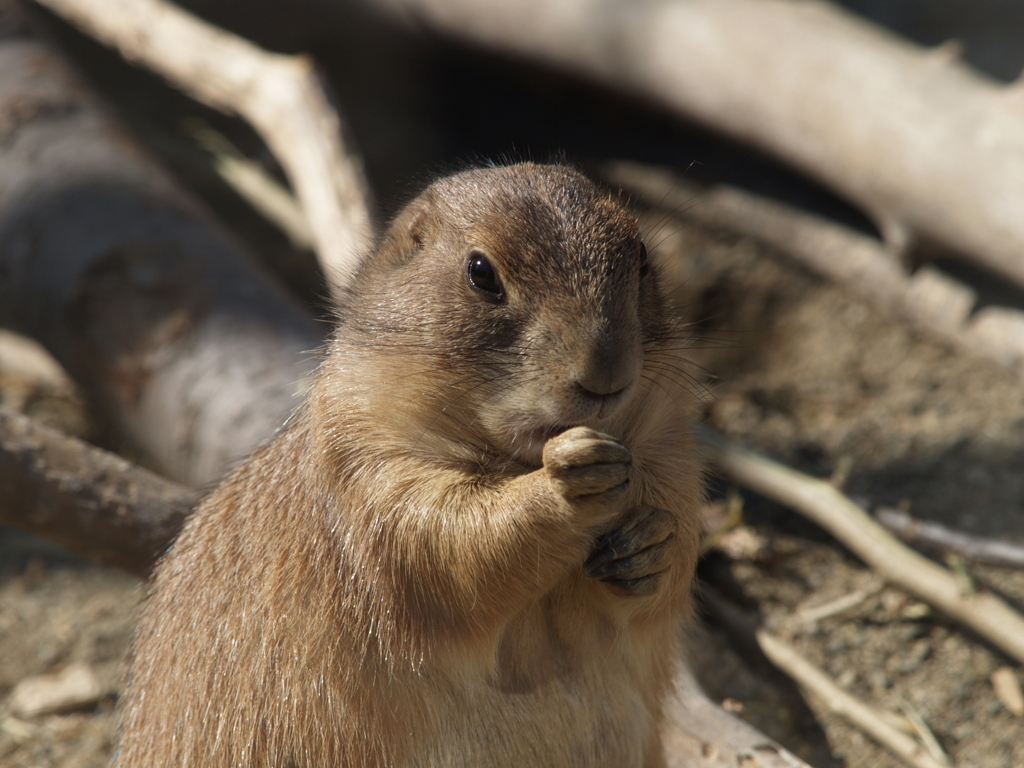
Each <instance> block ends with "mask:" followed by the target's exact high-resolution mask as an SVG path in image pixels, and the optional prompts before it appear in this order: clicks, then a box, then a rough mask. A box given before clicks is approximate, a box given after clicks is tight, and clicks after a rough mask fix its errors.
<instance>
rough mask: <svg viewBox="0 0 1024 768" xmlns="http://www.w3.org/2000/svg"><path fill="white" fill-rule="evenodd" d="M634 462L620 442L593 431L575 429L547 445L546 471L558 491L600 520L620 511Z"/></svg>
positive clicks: (582, 428) (558, 436)
mask: <svg viewBox="0 0 1024 768" xmlns="http://www.w3.org/2000/svg"><path fill="white" fill-rule="evenodd" d="M632 462H633V458H632V455H631V454H630V452H629V449H628V448H627V447H626V446H625V445H623V444H622V443H621V442H620V441H619V440H617V439H615V438H614V437H612V436H611V435H605V434H602V433H600V432H597V431H595V430H593V429H590V428H589V427H573V428H572V429H569V430H566V431H565V432H563V433H562V434H560V435H557V436H556V437H553V438H551V439H550V440H548V442H547V443H546V444H545V445H544V469H545V471H546V472H547V474H548V477H549V478H550V479H551V482H552V484H553V485H554V487H555V489H556V490H557V491H558V492H559V493H560V494H561V495H562V496H563V497H564V498H565V500H566V501H568V502H570V503H572V504H577V505H584V506H586V507H589V508H592V509H593V510H594V512H595V514H596V515H597V516H605V515H606V514H608V513H612V512H615V511H618V510H617V502H618V501H619V500H620V499H621V498H622V495H623V493H624V492H625V490H626V483H627V482H628V481H629V473H630V468H631V465H632ZM602 513H604V514H602Z"/></svg>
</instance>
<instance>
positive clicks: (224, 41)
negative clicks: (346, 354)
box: [40, 0, 372, 290]
mask: <svg viewBox="0 0 1024 768" xmlns="http://www.w3.org/2000/svg"><path fill="white" fill-rule="evenodd" d="M40 2H41V4H42V5H45V6H46V7H47V8H49V9H51V10H52V11H54V12H56V13H58V14H60V15H61V16H63V17H65V18H66V19H67V20H68V21H70V22H72V23H73V24H75V25H77V26H79V27H81V28H82V29H83V30H85V31H86V32H88V33H89V34H90V35H92V36H93V37H95V38H97V39H98V40H100V41H102V42H105V43H107V44H108V45H111V46H114V47H115V48H117V49H118V50H119V51H120V52H121V54H122V55H123V56H124V57H125V58H127V59H129V60H130V61H134V62H138V63H140V64H142V65H144V66H146V67H148V68H150V69H152V70H154V71H155V72H158V73H159V74H161V75H163V76H164V77H166V78H167V79H168V80H170V81H171V82H172V83H173V84H174V85H176V86H177V87H179V88H181V89H182V90H184V91H186V92H187V93H189V94H190V95H192V96H193V97H195V98H196V99H198V100H199V101H201V102H203V103H204V104H207V105H209V106H211V107H213V108H215V109H218V110H221V111H223V112H227V113H229V114H237V115H239V116H241V117H242V118H244V119H245V120H247V121H248V122H249V123H251V124H252V125H253V127H254V128H255V129H256V130H257V131H259V133H260V135H261V136H262V137H263V140H264V141H266V143H267V145H268V146H269V147H270V150H271V151H272V152H273V153H274V155H275V156H276V157H277V159H278V160H279V161H280V163H281V165H282V167H283V168H284V170H285V172H286V173H287V174H288V178H289V180H290V181H291V183H292V186H293V187H294V188H295V191H296V194H297V196H298V198H299V200H300V201H301V203H302V207H303V209H304V210H305V212H306V216H307V217H308V219H309V225H310V228H311V229H312V231H313V237H314V240H315V241H316V250H317V254H318V256H319V257H320V259H321V262H322V264H323V267H324V272H325V273H326V274H327V275H328V277H329V278H330V282H331V283H332V288H333V289H335V290H338V289H339V288H340V287H342V286H344V284H345V282H346V281H347V279H348V278H349V277H350V276H351V274H352V272H353V270H354V263H355V259H356V257H358V256H359V255H360V253H361V251H362V249H363V248H364V246H365V241H366V239H367V237H368V236H369V235H370V234H371V228H372V227H371V217H370V214H369V210H370V208H369V203H368V201H369V191H368V187H367V184H366V180H365V179H364V177H363V171H362V163H361V161H360V159H359V158H358V156H357V155H356V154H355V153H354V152H353V151H352V150H351V149H350V148H348V147H346V145H345V143H344V142H343V140H342V129H343V126H342V123H341V119H340V117H339V116H338V113H337V112H336V111H335V109H334V108H333V107H332V105H331V103H330V101H329V99H328V98H327V96H326V94H325V93H324V89H323V85H322V83H321V80H320V78H319V76H318V74H317V72H316V68H315V66H314V65H313V63H312V61H311V60H310V59H309V58H308V57H305V56H285V55H281V54H274V53H268V52H267V51H264V50H262V49H260V48H259V47H257V46H256V45H254V44H252V43H250V42H248V41H246V40H243V39H242V38H240V37H236V36H235V35H232V34H230V33H228V32H225V31H224V30H220V29H217V28H215V27H213V26H211V25H209V24H207V23H206V22H204V21H202V20H201V19H199V18H198V17H196V16H193V15H192V14H189V13H187V12H185V11H183V10H181V9H180V8H178V7H177V6H174V5H171V4H170V3H167V2H164V1H163V0H40Z"/></svg>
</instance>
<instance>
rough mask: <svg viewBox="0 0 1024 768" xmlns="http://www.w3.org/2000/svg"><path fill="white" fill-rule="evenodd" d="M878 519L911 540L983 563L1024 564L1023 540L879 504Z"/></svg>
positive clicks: (1023, 565) (1016, 566)
mask: <svg viewBox="0 0 1024 768" xmlns="http://www.w3.org/2000/svg"><path fill="white" fill-rule="evenodd" d="M875 519H876V520H877V521H878V522H879V524H880V525H881V526H882V527H883V528H885V529H886V530H888V531H890V532H892V533H895V534H896V535H897V536H899V537H900V538H901V539H903V540H904V541H907V542H910V543H911V544H917V545H920V546H926V547H933V548H937V549H941V550H944V551H946V552H954V553H956V554H958V555H962V556H963V557H966V558H968V559H969V560H974V561H975V562H979V563H990V564H992V565H1002V566H1006V567H1008V568H1024V547H1022V546H1021V545H1019V544H1011V543H1010V542H1008V541H997V540H995V539H986V538H982V537H980V536H971V535H969V534H966V533H963V532H962V531H956V530H953V529H952V528H947V527H946V526H944V525H940V524H939V523H933V522H930V521H928V520H918V519H916V518H914V517H911V516H910V515H909V514H907V513H906V512H903V511H902V510H899V509H893V508H892V507H878V508H877V509H876V510H875Z"/></svg>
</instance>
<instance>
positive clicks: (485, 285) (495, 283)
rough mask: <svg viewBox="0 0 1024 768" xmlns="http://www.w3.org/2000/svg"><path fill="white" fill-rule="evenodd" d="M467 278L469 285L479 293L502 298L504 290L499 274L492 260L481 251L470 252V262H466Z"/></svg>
mask: <svg viewBox="0 0 1024 768" xmlns="http://www.w3.org/2000/svg"><path fill="white" fill-rule="evenodd" d="M466 276H467V277H468V278H469V284H470V285H472V286H473V287H474V288H476V289H477V290H478V291H482V292H483V293H486V294H489V295H490V296H491V297H492V298H495V299H499V298H501V295H502V289H501V281H500V280H499V279H498V273H497V271H496V270H495V269H494V265H492V264H491V262H490V260H489V259H488V258H487V257H486V256H484V255H483V254H482V253H480V251H471V252H470V254H469V260H468V261H467V262H466Z"/></svg>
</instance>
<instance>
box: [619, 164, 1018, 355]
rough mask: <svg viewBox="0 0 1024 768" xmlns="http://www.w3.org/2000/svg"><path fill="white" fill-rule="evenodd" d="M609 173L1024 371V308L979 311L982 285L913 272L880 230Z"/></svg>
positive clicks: (646, 169)
mask: <svg viewBox="0 0 1024 768" xmlns="http://www.w3.org/2000/svg"><path fill="white" fill-rule="evenodd" d="M604 175H605V177H606V178H607V179H608V181H610V182H611V183H614V184H617V185H621V186H622V187H624V188H625V189H626V190H628V191H630V192H633V193H634V194H636V195H638V196H639V197H640V198H641V199H643V200H644V201H645V202H647V203H648V204H650V205H654V206H658V207H663V208H666V209H669V210H678V211H680V214H679V215H680V216H682V217H685V218H687V219H691V220H693V221H696V222H698V223H700V224H703V225H704V226H708V227H713V228H716V229H724V230H727V231H729V232H733V233H736V234H741V235H746V236H748V237H752V238H754V239H755V240H758V241H759V242H761V243H764V244H765V245H768V246H770V247H771V248H774V249H776V250H778V251H779V252H781V253H785V254H787V255H788V256H789V257H791V258H793V259H796V260H797V261H798V262H800V263H801V264H802V265H804V266H805V267H807V268H808V269H810V270H811V271H812V272H814V273H816V274H818V275H820V276H822V277H824V278H827V279H829V280H831V281H833V282H835V283H838V284H839V285H841V286H843V287H844V288H846V289H848V290H849V291H851V292H852V293H854V294H856V295H857V296H859V297H860V298H861V299H863V300H865V301H867V302H869V303H871V304H873V305H875V306H877V307H880V308H882V309H884V310H886V311H890V312H893V313H895V314H896V315H898V316H900V317H902V318H903V319H905V320H906V321H908V322H909V323H910V324H911V325H913V326H914V327H915V328H917V329H920V330H922V331H925V332H926V333H929V334H931V335H932V336H934V337H936V338H938V339H940V340H942V341H944V342H946V343H950V344H952V345H954V346H955V347H956V348H957V349H959V350H961V351H964V352H967V353H969V354H973V355H982V356H984V357H987V358H988V359H990V360H993V361H994V362H996V363H998V364H999V365H1002V366H1004V367H1007V368H1010V369H1011V370H1014V371H1016V372H1017V373H1018V374H1019V375H1024V312H1019V311H1015V310H1011V309H1006V308H1003V307H986V308H984V309H982V310H980V311H978V312H975V313H973V314H972V309H973V308H974V305H975V301H976V298H977V297H976V296H975V294H974V291H972V290H971V289H970V288H968V287H967V286H965V285H963V284H962V283H960V282H958V281H956V280H953V279H952V278H950V277H947V276H945V275H943V274H942V273H941V272H939V271H938V270H935V269H933V268H931V267H923V268H921V269H919V270H917V271H916V272H915V273H914V274H913V275H908V274H907V272H906V271H905V270H904V269H903V267H902V266H901V265H900V264H899V262H898V261H897V260H895V259H893V257H892V253H891V252H890V250H889V249H887V248H886V247H885V246H884V245H883V244H882V243H880V242H879V241H878V240H876V239H874V238H871V237H868V236H867V235H862V234H860V233H858V232H854V231H853V230H851V229H849V228H848V227H844V226H842V225H840V224H835V223H833V222H830V221H827V220H825V219H823V218H821V217H819V216H815V215H813V214H810V213H806V212H804V211H800V210H798V209H796V208H793V207H792V206H788V205H785V204H784V203H779V202H776V201H774V200H771V199H769V198H766V197H761V196H759V195H756V194H753V193H751V192H746V191H744V190H741V189H736V188H734V187H729V186H726V185H717V186H713V187H703V186H701V185H699V184H696V183H694V182H692V181H688V180H686V179H683V178H680V177H679V176H678V175H676V174H673V173H672V172H670V171H666V170H664V169H661V168H656V167H651V166H644V165H639V164H636V163H626V162H615V163H610V164H608V165H607V166H606V167H605V170H604Z"/></svg>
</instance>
